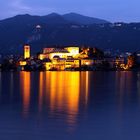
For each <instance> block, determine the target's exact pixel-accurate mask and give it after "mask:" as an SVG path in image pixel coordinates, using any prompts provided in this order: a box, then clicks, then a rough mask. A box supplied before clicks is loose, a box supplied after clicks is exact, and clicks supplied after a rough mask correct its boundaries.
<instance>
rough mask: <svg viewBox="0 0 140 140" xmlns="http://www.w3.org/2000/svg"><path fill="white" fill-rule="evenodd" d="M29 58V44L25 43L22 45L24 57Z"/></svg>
mask: <svg viewBox="0 0 140 140" xmlns="http://www.w3.org/2000/svg"><path fill="white" fill-rule="evenodd" d="M28 58H30V46H29V45H25V46H24V59H28Z"/></svg>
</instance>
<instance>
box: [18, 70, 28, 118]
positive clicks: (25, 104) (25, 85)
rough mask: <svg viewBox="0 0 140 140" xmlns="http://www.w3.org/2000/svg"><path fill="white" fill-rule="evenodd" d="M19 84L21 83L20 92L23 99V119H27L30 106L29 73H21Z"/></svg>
mask: <svg viewBox="0 0 140 140" xmlns="http://www.w3.org/2000/svg"><path fill="white" fill-rule="evenodd" d="M20 82H21V92H22V97H23V114H24V116H25V117H27V116H28V113H29V106H30V87H31V73H30V72H21V73H20Z"/></svg>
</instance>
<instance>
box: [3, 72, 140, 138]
mask: <svg viewBox="0 0 140 140" xmlns="http://www.w3.org/2000/svg"><path fill="white" fill-rule="evenodd" d="M139 130H140V73H139V72H31V73H30V72H0V140H11V139H12V140H28V139H29V140H31V139H33V140H46V139H47V140H58V139H60V140H94V139H95V140H105V139H107V140H118V139H119V140H125V139H126V140H132V139H134V140H139V139H140V133H139Z"/></svg>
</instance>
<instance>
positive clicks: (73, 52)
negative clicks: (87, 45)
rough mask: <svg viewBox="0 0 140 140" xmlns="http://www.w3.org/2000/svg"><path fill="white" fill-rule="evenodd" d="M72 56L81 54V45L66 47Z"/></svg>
mask: <svg viewBox="0 0 140 140" xmlns="http://www.w3.org/2000/svg"><path fill="white" fill-rule="evenodd" d="M65 49H66V50H67V51H68V52H69V55H70V56H73V57H76V56H78V55H79V47H67V48H65Z"/></svg>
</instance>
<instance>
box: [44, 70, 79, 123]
mask: <svg viewBox="0 0 140 140" xmlns="http://www.w3.org/2000/svg"><path fill="white" fill-rule="evenodd" d="M46 79H47V82H46V83H48V84H49V85H47V86H48V87H47V88H48V89H49V90H50V110H51V112H50V113H51V115H55V114H53V113H54V112H55V111H56V110H57V111H65V112H67V113H66V114H67V122H68V124H69V125H70V126H71V125H72V126H74V125H76V121H77V115H78V110H79V98H80V97H79V96H80V91H79V87H80V73H79V72H73V73H71V72H47V73H46Z"/></svg>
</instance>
